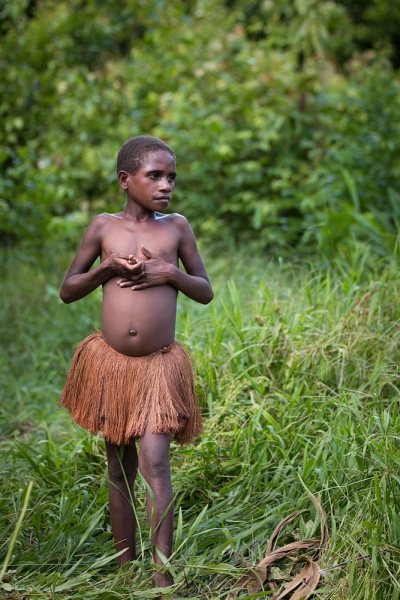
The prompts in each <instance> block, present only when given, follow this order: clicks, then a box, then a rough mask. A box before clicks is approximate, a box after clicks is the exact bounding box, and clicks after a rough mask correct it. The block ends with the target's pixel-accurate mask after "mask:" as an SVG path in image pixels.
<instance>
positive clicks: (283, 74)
mask: <svg viewBox="0 0 400 600" xmlns="http://www.w3.org/2000/svg"><path fill="white" fill-rule="evenodd" d="M398 12H399V8H398V6H397V4H396V3H389V2H387V1H386V0H379V2H376V1H372V0H369V1H367V2H362V3H360V2H359V1H357V0H346V1H345V0H343V1H341V2H339V1H338V2H332V1H327V0H277V1H274V2H271V1H268V0H266V1H263V2H261V1H259V0H258V1H257V0H231V1H226V2H223V1H222V0H212V1H211V0H203V1H200V0H199V1H198V2H187V1H185V0H174V2H164V1H162V0H150V1H148V0H146V1H137V0H135V1H133V0H123V1H118V2H116V1H114V0H109V1H107V2H102V1H100V0H91V1H90V2H83V1H82V0H69V1H68V2H66V1H65V0H62V1H60V0H37V1H30V2H28V0H18V1H15V2H8V1H6V2H4V0H3V9H2V12H1V13H0V18H1V23H2V30H3V42H2V46H1V49H0V64H1V66H2V73H3V78H2V84H1V87H0V94H1V96H0V115H1V125H0V127H1V137H2V139H3V141H4V145H3V148H2V151H1V154H0V166H1V170H2V173H3V175H4V177H3V178H2V182H1V188H0V211H1V219H0V223H1V224H0V231H1V236H2V240H3V243H9V244H10V243H11V244H14V243H15V242H18V240H21V239H23V240H28V242H29V243H32V242H35V243H36V244H37V245H39V244H40V245H41V244H42V243H43V241H44V240H45V239H49V237H60V236H62V237H63V238H64V239H65V240H66V241H69V240H71V238H72V237H74V235H75V234H74V232H75V231H77V230H78V235H77V236H76V239H74V240H73V244H74V245H75V243H76V241H77V239H79V236H80V233H81V231H82V227H83V226H84V224H85V223H87V221H88V219H89V217H90V215H91V214H95V213H97V212H99V211H102V210H111V211H112V210H115V208H116V206H120V204H121V202H122V197H121V196H119V192H118V188H117V184H116V178H115V175H114V168H115V167H114V165H115V154H116V152H117V150H118V148H119V146H120V145H121V143H122V142H123V141H125V139H127V138H128V137H130V136H132V135H136V134H139V133H152V134H155V135H157V136H160V137H162V138H163V139H165V140H166V141H167V142H169V143H170V144H171V145H172V146H173V147H174V148H175V150H176V152H177V155H178V162H179V186H178V190H177V193H176V199H175V205H174V206H173V207H172V208H173V209H174V210H177V211H178V212H179V211H181V212H183V213H184V214H185V215H187V216H188V218H189V219H190V221H191V223H192V224H193V226H194V227H195V230H196V232H197V233H198V234H201V235H203V236H205V237H207V238H208V239H210V240H212V241H216V240H221V238H223V239H224V241H225V243H229V242H231V243H232V242H233V243H235V242H237V241H241V240H253V241H254V240H258V242H259V245H260V246H261V247H267V248H269V249H274V250H276V251H277V252H278V253H280V254H282V253H283V252H284V250H285V249H287V248H289V249H290V248H291V247H293V246H296V247H297V248H299V249H300V250H301V251H302V252H307V251H308V252H313V251H315V249H316V248H317V249H319V250H323V251H325V252H326V253H329V252H332V250H335V249H336V248H337V246H338V244H339V245H340V244H341V243H342V242H343V241H344V240H346V239H348V238H349V237H352V238H356V239H360V240H367V241H369V242H370V243H372V244H373V245H374V247H375V249H376V250H377V251H378V252H380V253H381V254H385V253H386V252H388V251H391V250H392V248H393V244H394V239H395V235H396V232H397V228H398V224H399V218H400V208H399V207H400V184H399V181H400V177H399V174H400V158H399V157H400V125H399V123H400V102H399V97H400V96H399V90H400V88H399V78H398V75H397V72H396V71H395V70H393V69H394V67H397V66H398V64H399V57H400V44H399V39H398V32H397V28H396V27H395V23H396V22H397V21H398V19H397V20H396V15H398Z"/></svg>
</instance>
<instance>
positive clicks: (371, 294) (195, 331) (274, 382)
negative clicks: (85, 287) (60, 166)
mask: <svg viewBox="0 0 400 600" xmlns="http://www.w3.org/2000/svg"><path fill="white" fill-rule="evenodd" d="M206 262H207V264H208V265H209V267H210V268H209V270H210V272H211V275H212V279H213V283H214V287H215V291H216V298H215V301H214V302H213V304H211V305H210V306H208V307H203V306H200V305H197V304H195V303H193V302H190V301H188V300H187V299H186V298H183V297H182V298H180V301H179V314H178V326H177V338H178V339H179V340H180V341H181V342H182V343H184V344H185V345H186V346H187V347H188V348H189V350H190V352H191V353H192V356H193V360H194V364H195V368H196V386H197V391H198V395H199V397H200V400H201V404H202V406H203V410H204V415H205V418H206V432H205V434H204V435H203V436H202V438H201V439H199V440H198V441H197V443H196V444H194V445H192V446H187V447H183V448H182V447H174V448H173V451H172V463H173V485H174V491H175V495H176V503H175V511H176V539H175V553H174V556H173V560H172V567H171V569H172V571H173V572H174V574H175V580H176V583H177V584H178V587H179V590H180V593H181V595H184V596H185V597H187V598H192V599H193V600H194V599H197V600H211V599H213V600H214V599H215V600H217V599H224V598H226V597H227V595H228V593H229V592H230V591H231V590H232V588H233V587H234V584H235V582H236V581H237V579H238V578H239V577H240V575H241V574H243V572H244V571H245V570H246V567H247V566H248V565H256V564H257V562H258V561H259V560H260V559H261V558H262V557H263V555H264V552H265V547H266V543H267V539H268V538H269V536H270V535H271V533H272V531H273V529H274V527H275V526H276V524H277V523H278V522H279V521H280V520H281V519H282V518H284V517H285V516H286V515H288V514H290V513H292V512H294V511H296V510H298V509H307V512H306V513H304V514H303V515H302V516H301V517H299V518H298V519H297V521H295V522H294V524H293V525H292V526H291V527H290V528H289V529H288V530H286V533H285V534H284V536H283V537H282V539H281V540H280V543H286V542H288V541H291V540H292V539H293V538H297V537H300V538H304V537H309V536H312V535H318V532H319V517H318V514H317V512H316V510H315V508H314V506H313V504H312V503H311V502H310V499H309V497H308V494H307V490H309V491H310V492H312V494H314V496H318V495H320V496H321V500H322V505H323V507H324V510H325V512H326V513H327V518H328V526H329V532H330V540H329V544H328V546H327V547H326V548H325V549H324V551H323V553H322V555H321V557H320V559H319V564H320V567H321V568H322V569H329V568H330V567H333V566H335V565H340V564H342V563H343V565H342V566H340V567H338V568H336V569H332V570H330V571H327V573H326V575H325V577H323V579H322V582H321V584H320V586H319V588H318V591H317V593H316V596H315V597H317V598H320V599H327V598H334V599H343V600H345V599H346V600H348V599H349V598H351V599H355V600H356V599H360V600H361V599H365V600H375V599H377V598H379V599H382V600H386V599H387V600H396V599H398V598H400V585H399V580H400V516H399V510H398V506H399V505H398V499H399V497H400V444H399V435H400V415H399V410H398V396H399V389H398V388H399V378H400V373H399V354H398V347H399V338H400V327H399V317H400V295H399V288H400V275H399V273H398V268H397V265H396V264H395V262H394V261H393V262H391V261H386V262H377V261H376V259H374V258H373V257H372V256H371V255H370V254H369V253H368V249H367V248H365V247H354V248H353V250H352V252H351V253H349V254H347V255H346V256H343V257H341V258H338V259H337V260H336V261H335V262H334V264H332V265H331V266H329V267H327V266H324V265H316V264H315V265H304V264H297V265H293V264H285V263H279V262H277V263H274V264H269V263H268V261H267V260H266V259H262V258H256V259H255V258H254V257H251V256H250V258H248V257H246V251H245V250H244V252H243V257H237V256H231V257H230V258H229V259H228V258H218V259H217V260H215V259H213V258H212V257H208V259H207V260H206ZM65 267H66V264H65V258H64V257H62V256H59V255H58V254H56V253H54V255H53V256H52V259H51V260H50V259H46V260H41V261H40V260H39V259H38V258H37V257H30V256H26V255H25V253H24V260H20V257H19V256H18V255H17V253H15V254H10V255H9V256H8V258H7V260H6V261H5V262H4V264H3V268H2V271H3V285H2V290H1V307H2V308H1V311H2V314H1V320H0V336H1V340H2V343H3V352H2V354H1V357H0V361H1V371H0V378H1V379H0V390H1V396H2V397H1V402H0V435H1V438H0V451H1V471H0V472H1V478H2V481H1V490H2V492H1V496H0V570H1V569H2V565H3V570H5V571H6V575H5V577H4V578H3V583H0V586H3V587H0V597H1V598H3V597H4V598H12V599H20V600H21V599H22V598H29V599H34V598H38V599H42V598H43V599H44V598H53V599H54V600H58V599H60V600H61V599H62V600H69V599H71V600H72V599H74V600H78V599H79V600H82V599H99V600H100V599H104V600H111V599H114V598H115V599H119V598H121V599H122V598H142V599H144V598H154V597H155V596H156V592H154V591H153V590H151V575H152V568H151V562H150V543H149V532H148V528H147V523H146V518H145V505H144V486H143V484H142V483H140V482H139V484H138V507H137V508H138V517H139V521H140V536H139V540H138V546H139V556H138V560H137V566H138V567H139V568H138V569H137V571H136V574H135V578H134V580H133V581H128V580H127V578H126V574H125V573H124V572H122V573H121V572H120V573H118V572H117V570H116V560H115V553H114V547H113V542H112V534H111V530H110V525H109V517H108V511H107V478H106V465H105V450H104V446H103V442H102V440H101V438H100V437H98V438H97V437H92V436H90V435H89V434H87V433H86V432H84V431H82V430H81V429H79V428H78V427H76V426H74V425H73V424H72V423H71V421H70V419H69V416H68V415H67V414H65V413H64V412H63V411H61V410H60V409H59V407H58V405H57V400H58V396H59V393H60V391H61V389H62V385H63V381H64V374H65V370H66V368H67V366H68V362H69V360H70V358H71V355H72V352H73V349H74V347H75V346H76V344H77V343H78V342H79V341H80V340H81V339H82V338H83V337H84V336H85V335H86V334H88V333H90V332H91V331H92V329H93V327H96V326H97V327H98V326H99V319H100V317H99V315H100V312H99V310H100V305H101V293H100V292H98V293H97V292H96V293H94V294H92V295H91V296H90V297H88V298H86V299H85V300H83V301H81V302H78V303H76V304H72V305H69V306H64V305H63V304H62V303H61V302H60V301H59V300H58V291H57V290H58V286H59V283H60V279H61V278H62V272H63V270H64V269H65ZM31 482H32V484H31ZM302 482H304V485H303V483H302ZM30 486H31V488H32V489H30ZM305 487H306V488H307V490H306V489H305ZM27 494H28V495H29V498H27V502H25V505H24V501H25V499H26V497H27ZM10 549H11V550H10ZM362 557H365V558H362ZM292 566H293V565H288V563H287V562H286V563H283V564H282V565H281V570H282V572H284V573H287V572H288V571H289V570H290V569H291V568H292ZM2 594H3V595H2ZM254 597H259V598H268V597H269V598H271V597H272V592H271V591H265V592H263V593H261V594H258V595H256V596H254V595H249V594H247V593H246V592H243V593H242V595H241V596H240V598H242V599H244V598H248V599H250V598H254Z"/></svg>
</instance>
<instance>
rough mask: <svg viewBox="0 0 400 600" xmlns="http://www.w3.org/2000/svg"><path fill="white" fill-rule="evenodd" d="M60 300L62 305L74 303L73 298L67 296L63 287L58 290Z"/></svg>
mask: <svg viewBox="0 0 400 600" xmlns="http://www.w3.org/2000/svg"><path fill="white" fill-rule="evenodd" d="M60 298H61V300H62V301H63V302H64V304H71V302H73V301H74V300H73V298H71V297H70V296H69V294H68V292H67V290H65V289H64V288H63V287H62V288H61V290H60Z"/></svg>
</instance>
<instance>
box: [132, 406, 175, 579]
mask: <svg viewBox="0 0 400 600" xmlns="http://www.w3.org/2000/svg"><path fill="white" fill-rule="evenodd" d="M151 431H152V422H151V418H150V419H149V422H148V424H147V427H146V430H145V433H144V435H143V437H142V438H141V440H140V451H139V470H140V472H141V474H142V475H143V477H144V479H145V480H146V482H147V484H148V485H149V488H150V489H151V493H150V492H148V493H147V516H148V520H149V526H150V530H151V542H152V545H153V548H154V551H153V560H154V562H155V563H156V564H158V565H162V564H163V560H162V559H161V558H160V556H159V555H158V554H157V551H156V550H157V549H159V550H160V551H161V552H162V554H163V555H164V556H166V557H167V558H169V557H170V556H171V553H172V536H173V520H174V514H173V504H172V502H173V495H172V485H171V474H170V464H169V446H170V442H171V436H170V435H166V434H153V433H151ZM171 583H172V580H171V578H170V576H169V574H168V573H166V574H163V573H159V572H157V574H156V576H155V584H156V585H157V586H160V587H166V586H168V585H170V584H171Z"/></svg>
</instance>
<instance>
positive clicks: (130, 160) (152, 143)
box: [117, 135, 175, 175]
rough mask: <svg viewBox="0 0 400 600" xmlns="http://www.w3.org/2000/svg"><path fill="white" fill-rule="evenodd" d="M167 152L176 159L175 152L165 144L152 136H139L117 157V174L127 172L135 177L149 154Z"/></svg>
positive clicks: (123, 147) (125, 146) (121, 150)
mask: <svg viewBox="0 0 400 600" xmlns="http://www.w3.org/2000/svg"><path fill="white" fill-rule="evenodd" d="M157 150H166V151H167V152H169V153H170V154H171V155H172V156H173V157H174V158H175V152H174V151H173V150H172V148H170V147H169V146H168V145H167V144H166V143H165V142H163V141H162V140H159V139H158V138H156V137H153V136H151V135H138V136H136V137H133V138H131V139H130V140H128V141H127V142H125V144H124V145H123V146H121V148H120V151H119V152H118V156H117V174H118V173H119V172H120V171H126V172H127V173H130V174H131V175H135V174H136V173H137V172H138V171H139V169H140V167H141V166H142V164H143V163H144V160H145V158H146V156H147V155H148V154H150V153H151V152H157Z"/></svg>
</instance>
